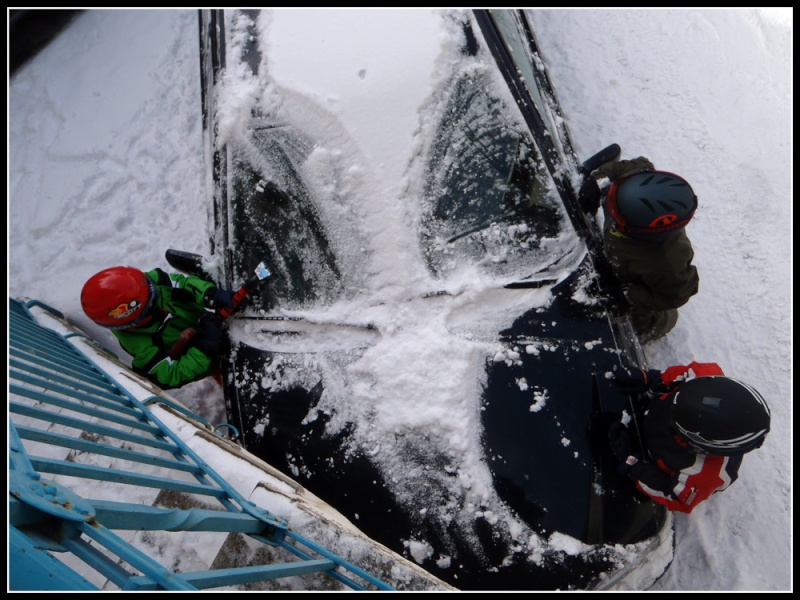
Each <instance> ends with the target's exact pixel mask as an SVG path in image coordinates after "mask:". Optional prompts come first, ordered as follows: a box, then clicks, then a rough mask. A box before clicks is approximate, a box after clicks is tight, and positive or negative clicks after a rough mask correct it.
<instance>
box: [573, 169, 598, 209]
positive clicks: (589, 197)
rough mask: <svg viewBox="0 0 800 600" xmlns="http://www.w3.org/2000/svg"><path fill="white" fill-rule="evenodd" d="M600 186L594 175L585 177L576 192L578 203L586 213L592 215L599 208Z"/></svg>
mask: <svg viewBox="0 0 800 600" xmlns="http://www.w3.org/2000/svg"><path fill="white" fill-rule="evenodd" d="M601 196H602V194H601V193H600V186H599V185H597V180H596V179H595V178H594V177H587V178H586V180H585V181H584V182H583V185H582V186H581V189H580V191H579V192H578V203H579V204H580V207H581V210H582V211H583V212H585V213H586V214H589V215H593V214H595V213H596V212H597V209H598V208H600V197H601Z"/></svg>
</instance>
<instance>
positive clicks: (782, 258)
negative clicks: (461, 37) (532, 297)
mask: <svg viewBox="0 0 800 600" xmlns="http://www.w3.org/2000/svg"><path fill="white" fill-rule="evenodd" d="M530 15H531V17H532V21H533V24H534V27H535V31H536V34H537V37H538V41H539V43H540V49H541V53H542V56H543V58H544V60H545V63H546V65H547V67H548V69H549V70H550V74H551V77H552V79H553V81H554V85H555V88H556V92H557V94H558V96H559V99H560V101H561V104H562V108H563V110H564V114H565V118H566V120H567V124H568V126H569V128H570V131H571V134H572V139H573V142H574V143H575V146H576V149H577V151H578V154H579V156H581V157H585V156H588V155H590V154H592V153H593V152H594V151H596V150H597V149H599V148H601V147H604V146H605V145H607V144H608V143H610V142H617V143H619V144H620V145H621V146H622V149H623V158H633V157H636V156H639V155H645V156H648V157H649V158H650V159H651V160H653V162H654V163H655V164H656V166H657V167H658V168H661V169H665V170H669V171H673V172H676V173H679V174H681V175H683V176H684V177H686V178H687V179H688V180H689V181H690V182H691V183H692V186H693V187H694V189H695V191H696V192H697V194H698V196H699V201H700V208H699V210H698V212H697V215H696V217H695V219H694V220H693V221H692V223H691V224H690V226H689V228H688V232H689V235H690V237H691V239H692V242H693V244H694V247H695V252H696V259H695V264H696V265H697V267H698V269H699V272H700V279H701V287H700V293H699V294H698V296H697V297H695V298H693V299H692V300H691V301H690V302H689V304H688V305H687V306H686V307H684V308H683V309H682V310H681V318H680V321H679V323H678V325H677V327H676V329H675V330H674V331H673V332H672V333H670V335H669V336H667V338H665V339H663V340H661V341H659V342H656V343H654V344H651V345H649V346H648V347H646V352H647V357H648V359H649V362H650V364H651V366H653V367H659V368H665V367H667V366H669V365H671V364H676V363H685V362H688V361H690V360H699V361H708V362H710V361H713V362H717V363H718V364H720V365H721V366H722V368H723V369H724V370H725V372H726V373H727V374H729V375H731V376H734V377H736V378H738V379H742V380H744V381H747V382H749V383H751V384H753V385H754V386H755V387H756V388H757V389H758V390H759V391H761V393H762V394H763V395H764V396H765V398H766V399H767V401H768V402H769V404H770V407H771V409H772V413H773V427H772V432H771V433H770V436H769V438H768V439H767V442H766V443H765V445H764V447H763V448H761V449H760V450H758V451H757V452H754V453H753V454H751V455H748V456H747V457H746V459H745V461H744V464H743V467H742V469H741V472H740V478H739V481H737V482H736V483H735V484H734V485H733V487H732V488H731V489H730V490H728V491H726V492H725V493H723V494H720V495H718V496H716V497H714V498H713V499H711V500H709V501H708V502H706V503H705V504H704V505H702V506H700V507H699V508H698V509H697V510H695V511H694V512H693V513H692V514H691V515H689V516H686V515H677V518H676V539H677V544H676V549H675V560H674V563H673V565H672V567H671V568H670V569H669V571H668V572H667V574H666V575H665V576H664V578H663V579H662V580H660V581H659V582H658V583H657V584H656V586H655V589H657V590H733V591H742V590H788V589H791V587H792V571H791V558H792V556H791V555H792V543H791V539H792V538H791V523H792V502H791V500H792V461H791V442H792V425H791V423H792V409H791V406H792V403H791V400H792V386H791V379H792V361H791V356H792V355H791V342H792V336H791V331H792V329H791V327H792V321H791V317H792V313H791V246H792V244H791V234H792V228H791V218H792V210H791V201H790V200H791V185H792V179H791V150H792V138H791V131H792V129H791V125H792V69H791V67H792V41H793V25H792V11H791V9H762V10H738V9H737V10H601V11H595V10H542V11H537V10H533V11H530ZM440 17H441V15H440V11H433V10H367V11H361V10H348V11H343V10H331V11H322V10H312V11H308V10H304V11H289V10H278V11H274V12H273V13H270V14H269V18H267V19H264V20H263V21H262V22H261V23H260V24H261V27H262V34H263V35H264V36H265V39H267V40H268V50H269V51H268V63H267V64H268V72H269V77H270V80H269V81H270V87H269V88H268V89H267V90H265V89H262V88H260V87H259V83H258V82H256V81H252V80H249V79H248V77H247V74H246V73H229V79H228V81H227V84H228V86H227V91H228V93H229V96H228V97H227V99H226V101H225V104H224V106H223V108H224V109H227V110H228V112H227V113H224V114H225V115H226V116H227V119H226V120H225V121H224V123H222V122H221V126H223V125H224V127H223V128H222V131H223V134H225V135H236V133H237V127H241V126H242V123H243V122H244V121H239V120H237V117H238V116H241V115H249V109H250V108H251V107H252V106H253V105H254V104H255V103H256V102H263V101H267V100H268V101H269V102H271V103H272V105H273V106H275V105H279V104H281V103H284V104H285V105H288V108H294V109H295V110H296V109H297V107H298V106H303V107H308V106H315V107H317V109H318V112H317V113H315V114H310V115H309V118H310V119H311V120H312V121H313V120H314V119H317V120H319V122H325V123H326V124H330V117H333V118H334V121H335V122H336V124H337V127H340V128H341V129H342V130H343V131H345V132H346V133H347V136H341V135H339V134H338V133H337V132H331V131H330V130H328V131H327V136H328V139H342V140H347V141H348V143H350V144H351V145H350V146H345V145H342V147H339V148H327V150H328V151H331V152H339V155H338V156H337V160H338V164H340V165H341V164H344V163H346V161H347V160H350V159H351V157H352V160H353V164H352V169H351V170H350V171H349V172H348V173H349V174H350V175H352V176H353V177H354V179H356V180H359V181H362V182H364V181H366V182H380V184H381V185H380V186H376V187H374V188H373V191H372V192H371V195H369V196H367V197H365V198H364V200H365V201H368V202H369V203H371V205H372V206H373V207H374V209H375V211H374V213H373V214H375V215H377V214H381V212H382V211H383V214H397V213H396V212H395V211H396V210H397V205H398V199H399V198H402V197H403V193H404V190H406V189H408V188H413V187H414V186H413V184H414V183H415V182H414V181H412V180H411V178H413V177H414V175H415V174H416V173H415V171H414V170H413V169H407V165H408V164H409V161H410V159H411V157H412V155H413V153H414V152H415V151H416V150H417V149H418V147H419V145H420V144H421V143H423V142H424V141H425V140H424V139H421V136H423V135H424V133H425V132H426V128H425V127H424V125H425V122H426V114H427V113H426V111H427V110H430V107H431V105H432V104H433V102H432V99H433V98H434V97H435V95H436V92H437V90H438V87H437V86H438V84H439V83H440V79H439V74H440V73H441V72H442V71H443V70H444V69H445V66H446V65H443V64H442V61H446V60H448V59H449V57H452V56H453V55H454V53H453V52H452V50H453V49H452V48H451V47H450V46H449V45H450V44H451V43H452V42H451V40H452V37H451V36H450V35H448V32H447V31H446V28H445V25H444V24H443V22H442V20H441V18H440ZM197 46H198V45H197V12H196V11H193V10H187V11H172V10H170V11H152V10H142V11H140V10H135V11H131V10H91V11H88V12H86V13H85V14H84V15H82V16H81V17H79V18H78V19H77V20H76V21H75V22H74V23H73V24H72V25H71V26H70V27H69V29H68V30H67V31H66V32H65V33H64V34H63V35H62V36H60V37H59V38H58V39H56V40H55V41H54V42H53V43H52V44H51V45H50V46H49V47H48V48H46V49H45V50H44V51H43V52H42V53H41V54H40V55H39V56H38V57H37V58H35V59H34V60H33V61H32V62H31V63H30V64H28V65H27V66H25V67H24V68H23V69H22V70H21V71H20V72H19V73H18V74H17V75H15V77H14V78H13V80H11V81H10V83H9V162H8V165H9V202H8V223H9V225H8V246H9V248H8V249H9V259H8V260H9V264H8V276H9V296H12V297H32V298H37V299H39V300H41V301H43V302H46V303H48V304H51V305H52V306H54V307H56V308H58V309H59V310H61V311H62V312H64V313H65V314H66V315H67V316H68V318H70V319H71V320H72V321H73V322H75V323H77V324H78V325H79V326H80V327H81V328H83V329H84V330H85V331H86V332H87V333H89V334H90V335H92V336H93V337H95V338H96V339H98V340H99V341H100V342H101V343H103V344H104V345H106V346H108V347H109V348H110V349H112V350H115V351H117V353H118V354H120V356H124V354H123V353H121V351H119V348H118V346H117V345H116V342H115V340H114V338H113V336H111V335H110V333H109V332H108V331H105V330H102V329H101V328H99V327H97V326H95V325H94V324H93V323H91V322H90V321H88V320H87V318H86V317H85V316H84V315H83V313H82V311H81V309H80V303H79V296H80V290H81V287H82V286H83V283H84V282H85V280H86V279H87V278H88V277H89V276H91V275H92V274H93V273H95V272H96V271H98V270H100V269H103V268H106V267H108V266H113V265H118V264H119V265H122V264H127V265H131V266H137V267H141V268H152V267H156V266H159V267H162V268H168V266H167V265H166V263H165V261H164V258H163V257H164V250H165V249H166V248H169V247H174V248H180V249H182V250H187V251H195V252H199V253H202V254H207V253H208V250H209V241H208V237H209V233H208V228H209V223H210V218H209V217H210V215H209V211H210V206H211V203H210V201H209V193H210V190H209V189H208V187H207V177H206V168H205V165H204V163H203V150H202V149H203V135H202V124H201V119H200V78H199V70H198V64H199V59H198V47H197ZM401 59H402V60H401ZM409 65H411V66H412V67H414V68H413V69H410V68H409ZM398 82H402V83H401V84H399V83H398ZM312 86H313V87H312ZM299 100H302V104H300V103H298V101H299ZM323 109H324V110H323ZM337 136H339V137H337ZM365 157H368V158H365ZM365 189H369V186H361V187H360V188H359V192H360V193H364V190H365ZM395 222H396V220H395ZM392 258H395V259H396V260H401V259H402V258H403V256H393V255H391V254H389V253H386V254H385V255H379V256H378V260H380V261H384V262H382V263H381V264H380V266H381V267H382V268H381V271H382V272H383V273H389V272H391V271H392V268H393V267H396V268H399V269H405V268H406V263H401V264H400V265H392V264H391V262H390V261H391V260H392ZM378 281H379V282H383V286H376V293H377V294H378V295H380V294H381V293H388V294H391V293H393V290H392V288H391V285H392V281H391V278H388V277H386V278H385V279H382V280H381V279H379V280H378ZM413 281H414V280H413V278H412V283H413ZM419 284H420V291H421V292H427V291H429V290H428V289H424V281H422V280H420V281H419ZM375 297H376V296H374V295H373V298H372V299H373V300H374V299H375ZM475 297H476V298H479V299H480V298H484V299H485V300H487V301H489V300H491V297H484V296H481V295H480V294H477V295H476V296H475ZM426 306H431V305H430V304H428V305H426ZM433 306H434V307H435V305H433ZM413 308H414V310H419V309H420V307H419V306H417V305H415V306H414V307H413ZM417 318H418V319H419V321H420V322H425V320H426V319H430V322H431V323H432V324H435V323H436V322H437V321H436V318H435V315H433V314H430V315H423V314H419V315H417ZM399 339H401V338H398V340H399ZM414 339H416V341H417V342H418V343H419V344H420V345H419V347H417V348H415V347H414V346H413V345H410V344H412V343H413V339H411V338H402V343H403V344H404V347H403V348H402V350H403V352H404V356H406V357H408V356H410V357H417V358H418V359H419V360H420V361H424V359H425V357H426V356H428V357H431V356H433V357H438V356H440V355H442V354H443V352H436V351H435V346H434V350H433V351H432V350H431V346H430V344H431V342H432V341H433V340H434V339H435V337H434V335H423V336H417V337H416V338H414ZM396 349H398V350H399V349H401V348H399V344H398V347H397V348H396ZM426 353H427V354H426ZM373 360H374V361H376V364H377V361H378V357H374V358H373ZM390 371H393V370H390V369H387V370H386V372H387V373H388V372H390ZM437 374H439V377H438V378H437ZM410 376H411V375H410V374H409V377H410ZM427 377H428V380H429V381H428V385H430V386H436V387H437V389H440V390H441V391H442V394H443V397H444V398H445V400H446V399H447V397H448V396H447V390H449V389H450V388H451V386H450V382H449V381H448V380H447V378H448V377H452V372H441V371H437V370H435V369H431V370H429V371H428V374H427ZM400 383H401V384H402V383H403V382H402V381H401V382H400ZM377 384H378V386H380V385H385V386H386V389H389V388H391V387H392V386H394V385H397V381H385V382H377ZM175 396H176V397H178V398H179V399H181V400H183V401H184V402H186V403H187V404H189V405H191V406H194V407H195V408H196V409H197V410H198V411H199V412H202V413H205V414H206V415H207V416H209V418H211V419H212V420H216V421H220V420H223V418H221V417H219V415H220V410H221V405H222V400H221V393H220V391H219V389H218V387H216V384H215V383H213V382H209V381H204V382H199V383H196V384H193V385H190V386H187V387H185V388H183V389H182V390H180V391H179V392H178V393H176V394H175ZM393 408H394V410H392V411H386V412H385V413H381V412H380V411H378V413H377V415H378V418H381V414H385V416H386V419H392V420H393V422H391V423H389V422H387V423H383V425H384V426H385V427H386V429H387V430H391V428H392V427H396V426H398V424H403V425H405V426H407V425H408V424H413V423H415V422H417V421H416V419H419V418H424V419H426V421H428V422H431V421H436V420H437V419H439V420H441V421H442V422H444V421H447V420H448V418H450V417H451V416H452V412H453V408H454V406H453V405H452V404H450V403H448V402H447V401H444V402H442V403H441V405H439V406H438V407H433V406H426V410H427V411H428V412H426V414H425V415H420V414H419V410H418V409H419V407H415V406H413V405H412V406H409V407H407V408H408V412H405V411H404V410H403V407H399V406H394V407H393ZM437 410H439V411H440V412H438V413H437V412H436V411H437ZM414 411H416V412H414ZM431 411H433V414H432V412H431ZM356 414H358V413H356ZM215 417H217V418H215ZM373 418H375V415H373ZM378 424H379V425H381V423H378ZM461 441H462V440H459V439H457V437H456V436H454V437H453V441H452V443H453V444H454V445H456V444H458V443H460V442H461ZM458 451H459V452H461V451H462V449H461V448H458ZM477 459H479V457H477Z"/></svg>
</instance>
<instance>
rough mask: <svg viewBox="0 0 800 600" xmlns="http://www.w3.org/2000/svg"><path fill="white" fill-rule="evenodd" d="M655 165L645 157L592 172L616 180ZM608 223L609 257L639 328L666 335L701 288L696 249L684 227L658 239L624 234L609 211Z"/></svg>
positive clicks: (646, 336) (605, 239)
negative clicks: (683, 308) (662, 238)
mask: <svg viewBox="0 0 800 600" xmlns="http://www.w3.org/2000/svg"><path fill="white" fill-rule="evenodd" d="M654 168H655V167H654V166H653V163H651V162H650V161H649V160H648V159H646V158H645V157H643V156H640V157H638V158H636V159H633V160H621V161H617V162H611V163H607V164H605V165H602V166H601V167H600V168H599V169H597V170H596V171H594V172H593V175H595V177H608V178H609V179H611V180H612V181H617V180H619V179H621V178H624V177H628V176H630V175H633V174H635V173H639V172H640V171H648V170H653V169H654ZM605 223H606V226H605V231H604V237H603V243H604V248H605V252H606V256H607V257H608V259H609V262H610V263H611V265H612V267H613V269H614V273H615V275H616V276H617V279H618V281H619V283H620V284H621V285H623V287H624V288H625V290H626V294H627V297H628V300H629V301H630V303H631V319H632V321H633V325H634V328H635V329H636V331H637V333H638V334H639V335H640V336H641V337H642V339H643V341H648V340H650V339H655V338H657V337H660V336H662V335H665V334H666V333H667V332H668V331H669V330H670V329H672V328H673V327H674V326H675V323H676V322H677V320H678V312H677V310H676V309H678V308H679V307H681V306H683V305H684V304H686V303H687V302H688V301H689V299H690V298H691V297H692V296H694V295H695V294H697V292H698V290H699V285H700V279H699V276H698V273H697V268H696V267H695V266H694V265H692V260H693V259H694V249H693V248H692V243H691V242H690V241H689V237H688V236H687V235H686V230H685V229H680V230H678V231H677V232H676V233H675V235H674V236H672V237H670V238H668V239H666V240H664V241H659V242H653V241H642V240H640V239H633V238H630V237H628V236H625V235H623V234H621V233H619V232H618V231H616V229H615V228H614V220H613V219H612V218H611V217H610V215H608V214H606V219H605Z"/></svg>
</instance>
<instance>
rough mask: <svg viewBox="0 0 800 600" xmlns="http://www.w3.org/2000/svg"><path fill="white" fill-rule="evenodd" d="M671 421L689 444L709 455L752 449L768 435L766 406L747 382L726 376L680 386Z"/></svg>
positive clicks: (673, 400)
mask: <svg viewBox="0 0 800 600" xmlns="http://www.w3.org/2000/svg"><path fill="white" fill-rule="evenodd" d="M670 421H671V422H672V426H673V427H674V428H675V431H677V432H678V433H680V435H681V436H682V437H683V438H685V439H686V441H688V442H689V443H690V444H692V445H694V446H696V447H698V448H700V449H701V450H703V451H705V452H708V453H709V454H719V455H723V456H724V455H729V454H743V453H745V452H749V451H750V450H755V449H756V448H758V447H760V446H761V444H762V443H763V442H764V438H765V437H766V436H767V433H768V432H769V422H770V413H769V407H768V406H767V403H766V402H765V401H764V398H762V396H761V394H759V393H758V392H757V391H756V390H754V389H753V388H752V387H751V386H749V385H747V384H746V383H742V382H741V381H737V380H735V379H731V378H729V377H697V378H695V379H690V380H689V381H686V382H684V383H681V384H680V385H679V386H678V387H677V389H676V391H675V392H674V395H673V398H672V411H671V414H670Z"/></svg>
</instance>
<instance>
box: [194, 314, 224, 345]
mask: <svg viewBox="0 0 800 600" xmlns="http://www.w3.org/2000/svg"><path fill="white" fill-rule="evenodd" d="M200 328H201V330H200V335H199V338H198V340H197V343H196V344H195V348H197V349H198V350H200V351H201V352H202V353H203V354H205V355H206V356H216V355H217V354H219V349H220V346H221V345H222V319H221V318H219V317H218V316H217V315H216V314H214V313H208V314H206V315H203V316H202V317H200Z"/></svg>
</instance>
